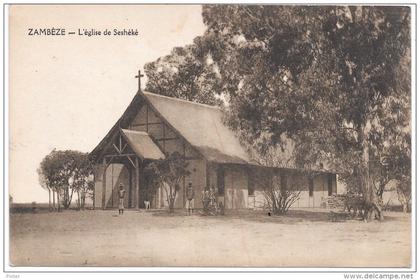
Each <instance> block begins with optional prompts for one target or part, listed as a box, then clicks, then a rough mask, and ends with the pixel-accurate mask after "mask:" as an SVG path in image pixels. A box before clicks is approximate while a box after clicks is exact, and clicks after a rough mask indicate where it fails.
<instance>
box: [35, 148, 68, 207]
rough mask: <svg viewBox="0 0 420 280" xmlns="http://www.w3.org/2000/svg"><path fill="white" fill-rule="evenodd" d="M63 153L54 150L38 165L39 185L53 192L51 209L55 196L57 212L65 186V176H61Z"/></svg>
mask: <svg viewBox="0 0 420 280" xmlns="http://www.w3.org/2000/svg"><path fill="white" fill-rule="evenodd" d="M62 155H63V153H62V152H60V151H56V150H55V149H54V150H53V151H52V152H51V153H50V154H48V155H47V156H45V157H44V159H43V160H42V161H41V163H40V167H39V169H38V174H39V176H40V182H41V183H42V184H41V185H43V186H46V187H47V188H48V189H51V190H52V192H53V207H54V210H56V209H55V196H57V210H58V211H60V191H61V188H62V186H63V184H65V181H66V178H67V177H66V176H63V172H62V170H63V165H64V161H63V157H62Z"/></svg>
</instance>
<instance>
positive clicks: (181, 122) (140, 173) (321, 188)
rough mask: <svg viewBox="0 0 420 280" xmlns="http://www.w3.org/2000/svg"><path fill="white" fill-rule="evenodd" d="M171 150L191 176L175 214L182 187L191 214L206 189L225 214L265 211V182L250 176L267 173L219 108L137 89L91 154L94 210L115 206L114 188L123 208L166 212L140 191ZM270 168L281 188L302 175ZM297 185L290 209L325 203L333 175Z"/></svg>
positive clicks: (160, 200) (157, 196)
mask: <svg viewBox="0 0 420 280" xmlns="http://www.w3.org/2000/svg"><path fill="white" fill-rule="evenodd" d="M175 151H177V152H179V153H180V154H181V155H182V156H184V157H185V159H186V160H187V161H188V163H189V164H188V169H189V171H190V174H189V175H188V176H187V177H186V178H184V180H183V182H182V184H181V186H180V190H179V192H178V195H177V197H176V201H175V208H183V207H185V205H186V189H187V186H188V184H189V183H192V186H193V188H194V190H195V208H202V197H203V193H204V190H205V188H210V187H213V188H214V189H215V190H216V192H217V199H218V201H220V202H222V203H223V205H224V207H225V208H226V209H261V208H263V207H264V205H265V200H264V195H263V192H262V189H263V188H264V186H263V184H264V180H256V179H255V178H256V177H255V176H254V175H253V174H254V172H255V171H258V170H260V171H261V170H263V169H267V168H268V167H264V166H261V165H259V164H257V163H256V162H255V161H253V160H251V158H250V156H249V155H248V153H247V152H246V150H245V149H244V147H243V145H241V143H240V142H239V139H238V137H237V136H236V135H235V133H234V132H233V131H232V130H231V129H230V128H228V127H227V126H226V125H224V124H223V122H222V111H221V109H219V108H218V107H214V106H209V105H204V104H199V103H194V102H190V101H186V100H183V99H177V98H171V97H166V96H162V95H157V94H153V93H149V92H144V91H141V90H139V92H138V93H137V94H136V95H135V97H134V98H133V100H132V101H131V103H130V104H129V106H128V108H127V109H126V111H125V112H124V113H123V115H122V116H121V117H120V119H119V120H118V121H117V123H116V124H114V126H113V127H112V128H111V130H110V131H109V132H108V134H107V135H106V136H105V137H104V138H103V140H102V141H101V142H100V143H99V144H98V145H97V146H96V148H95V149H94V150H93V151H92V152H91V154H90V157H91V158H92V159H93V160H94V162H95V164H96V165H95V167H96V168H95V176H94V177H95V187H94V205H95V208H97V209H106V208H117V207H118V189H119V186H120V184H122V185H123V186H124V188H125V190H126V195H125V203H124V205H125V207H126V208H144V207H145V201H149V202H150V204H151V208H164V207H167V205H168V202H167V201H166V196H165V192H164V190H162V188H159V189H158V190H157V191H156V193H153V194H149V193H148V192H147V190H148V189H150V188H148V184H150V182H151V179H150V174H147V172H146V170H145V168H144V167H145V165H146V164H148V163H149V162H151V161H154V160H158V159H163V158H165V155H168V154H171V153H173V152H175ZM275 169H276V172H279V173H281V175H282V178H285V179H286V180H285V183H286V184H291V182H293V180H294V179H296V178H297V177H301V176H307V175H304V173H303V172H300V171H299V170H298V169H293V168H275ZM282 181H283V179H282ZM301 181H302V180H301ZM303 182H305V185H304V186H302V189H303V190H302V191H301V193H300V199H299V200H298V201H297V202H296V203H295V204H294V205H293V207H321V204H322V201H323V200H324V199H325V198H327V197H328V196H331V195H333V194H335V193H336V192H337V183H336V174H334V173H330V172H327V171H319V172H317V173H316V175H315V176H311V177H308V178H305V180H303Z"/></svg>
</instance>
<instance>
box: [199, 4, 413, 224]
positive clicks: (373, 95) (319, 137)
mask: <svg viewBox="0 0 420 280" xmlns="http://www.w3.org/2000/svg"><path fill="white" fill-rule="evenodd" d="M203 18H204V23H205V24H206V25H207V30H206V33H205V34H204V35H203V36H202V37H201V40H200V47H201V48H202V52H203V53H206V54H210V55H211V57H212V60H213V61H214V63H215V64H216V65H217V66H218V69H219V72H220V77H221V93H222V94H224V95H227V96H229V107H228V111H227V113H228V114H227V123H228V124H229V125H230V126H231V127H232V128H234V129H235V130H237V131H238V132H239V133H240V134H241V135H242V139H243V140H245V141H248V142H254V141H255V139H256V138H258V139H259V140H258V142H259V147H258V148H259V152H260V154H261V155H263V156H264V154H265V153H266V151H267V150H268V149H269V148H271V147H281V146H282V145H283V144H284V143H283V141H282V136H284V135H285V136H287V137H288V138H290V139H292V140H293V142H294V143H295V151H296V154H295V156H296V163H299V164H301V165H308V164H309V165H314V164H315V163H316V162H320V161H328V162H329V163H330V164H331V165H333V166H335V167H336V168H337V169H342V170H343V169H344V170H345V169H346V168H347V170H352V171H354V173H353V174H354V176H356V177H357V181H358V185H359V186H360V192H361V193H362V195H363V197H364V200H365V204H366V208H367V209H366V210H367V211H366V213H367V214H366V215H367V217H369V218H371V217H372V215H373V214H375V216H376V217H377V218H378V219H382V211H381V205H380V199H379V194H378V190H377V189H376V188H375V184H374V183H373V182H372V181H371V176H370V173H369V170H370V167H371V159H372V158H374V157H375V156H377V154H375V153H377V152H378V151H380V150H381V149H380V148H378V147H380V146H381V145H383V144H384V143H386V141H387V138H388V136H389V135H396V134H398V131H402V130H404V129H403V128H404V127H406V123H405V122H404V120H403V119H404V118H398V117H395V118H393V119H394V120H393V123H392V125H391V126H386V125H385V123H386V119H387V116H390V111H389V109H392V108H389V105H390V103H392V100H398V99H405V100H408V101H409V96H410V83H409V80H410V78H409V67H408V68H407V69H408V73H407V71H405V70H407V69H405V70H404V69H403V70H402V69H401V68H402V67H400V66H401V65H402V64H403V61H404V57H407V53H408V52H409V42H410V34H409V30H410V10H409V8H407V7H380V6H377V7H362V6H358V7H346V6H336V7H328V6H323V7H302V6H287V7H285V6H236V5H223V6H218V5H214V6H205V7H204V8H203ZM404 71H405V72H404ZM407 81H408V82H407ZM401 105H403V106H406V107H407V106H408V107H409V102H408V103H405V104H401ZM402 114H403V115H405V112H402ZM392 116H393V115H392ZM407 117H408V118H409V115H405V118H407ZM302 151H309V152H308V153H303V152H302ZM349 167H351V168H349Z"/></svg>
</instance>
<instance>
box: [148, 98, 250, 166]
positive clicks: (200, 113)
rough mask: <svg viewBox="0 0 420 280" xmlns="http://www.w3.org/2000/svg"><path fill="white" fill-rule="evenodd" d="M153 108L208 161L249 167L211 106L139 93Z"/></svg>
mask: <svg viewBox="0 0 420 280" xmlns="http://www.w3.org/2000/svg"><path fill="white" fill-rule="evenodd" d="M143 95H144V96H145V97H146V99H147V100H148V101H149V102H150V104H151V105H152V107H153V108H155V109H156V111H158V112H159V114H160V115H161V116H162V117H163V118H164V119H165V120H166V121H167V122H168V123H169V124H170V125H171V126H172V127H173V128H174V129H175V130H176V131H177V132H178V133H179V134H181V135H182V136H183V137H184V138H185V140H187V141H188V143H189V144H191V145H192V146H193V147H194V148H196V149H197V150H198V151H199V152H200V153H201V154H202V155H203V156H204V157H205V158H206V159H207V160H208V161H212V162H218V163H239V164H243V163H251V160H250V158H249V156H248V154H247V152H246V151H245V149H244V148H243V146H242V145H241V144H240V142H239V139H238V137H236V136H235V134H234V132H233V131H232V130H231V129H229V128H228V127H227V126H225V125H224V124H223V122H222V117H223V112H222V111H221V109H219V108H218V107H215V106H209V105H204V104H200V103H195V102H190V101H186V100H183V99H178V98H171V97H167V96H162V95H157V94H153V93H150V92H143Z"/></svg>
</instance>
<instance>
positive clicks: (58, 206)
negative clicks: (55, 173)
mask: <svg viewBox="0 0 420 280" xmlns="http://www.w3.org/2000/svg"><path fill="white" fill-rule="evenodd" d="M57 208H58V209H57V210H58V212H60V211H61V205H60V191H57Z"/></svg>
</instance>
